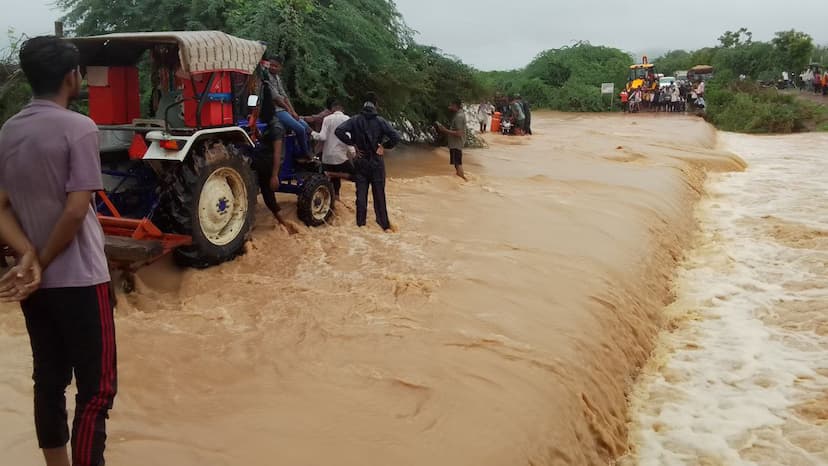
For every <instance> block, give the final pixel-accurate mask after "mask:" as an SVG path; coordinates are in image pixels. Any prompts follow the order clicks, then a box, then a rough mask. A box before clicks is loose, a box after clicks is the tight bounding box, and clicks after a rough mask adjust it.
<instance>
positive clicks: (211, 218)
mask: <svg viewBox="0 0 828 466" xmlns="http://www.w3.org/2000/svg"><path fill="white" fill-rule="evenodd" d="M205 147H206V148H207V151H209V153H210V159H211V161H210V162H209V163H208V162H206V161H205V159H204V158H200V157H197V156H192V157H193V158H194V160H189V161H187V162H185V163H182V164H181V165H180V166H179V167H178V168H177V170H174V171H173V172H172V173H171V174H170V177H169V178H168V180H167V181H168V182H167V183H164V184H163V185H162V193H161V195H160V205H159V210H160V213H161V215H160V218H161V219H163V221H162V225H163V227H165V228H168V229H170V230H171V231H173V232H175V233H180V234H186V235H192V237H193V244H192V246H188V247H183V248H179V249H178V250H176V251H175V258H176V260H177V262H178V263H179V264H181V265H184V266H188V267H196V268H205V267H210V266H213V265H218V264H220V263H222V262H226V261H228V260H232V259H233V258H235V257H236V256H238V255H239V254H240V253H241V252H242V250H243V249H244V243H245V241H246V239H247V234H248V233H249V232H250V229H251V228H252V226H253V222H254V215H255V208H256V194H257V191H256V184H255V181H254V178H253V172H252V170H251V169H250V165H249V164H248V163H247V161H246V160H244V158H243V157H242V156H241V155H239V154H238V153H237V152H236V151H235V150H234V148H232V147H229V146H225V145H223V144H222V143H221V142H217V141H214V142H208V143H207V145H206V146H205ZM217 154H218V156H217ZM188 162H189V163H188Z"/></svg>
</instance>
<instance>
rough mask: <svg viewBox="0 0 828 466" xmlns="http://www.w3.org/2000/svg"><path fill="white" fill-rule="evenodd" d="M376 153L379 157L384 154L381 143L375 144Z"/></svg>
mask: <svg viewBox="0 0 828 466" xmlns="http://www.w3.org/2000/svg"><path fill="white" fill-rule="evenodd" d="M377 155H379V156H380V157H382V156H383V155H385V148H384V147H382V144H377Z"/></svg>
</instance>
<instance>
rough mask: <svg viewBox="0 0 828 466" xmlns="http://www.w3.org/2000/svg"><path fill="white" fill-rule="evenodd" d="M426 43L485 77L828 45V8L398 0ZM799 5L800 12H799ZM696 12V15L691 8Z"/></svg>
mask: <svg viewBox="0 0 828 466" xmlns="http://www.w3.org/2000/svg"><path fill="white" fill-rule="evenodd" d="M396 2H397V6H398V7H399V9H400V11H401V12H402V14H403V16H404V17H405V19H406V22H407V23H408V24H409V25H410V26H411V27H412V28H414V29H415V30H417V31H418V32H419V37H418V40H419V41H420V42H423V43H426V44H429V45H435V46H437V47H439V48H441V49H443V50H444V51H445V52H447V53H450V54H452V55H455V56H457V57H459V58H461V59H462V60H463V61H465V62H466V63H469V64H471V65H474V66H476V67H478V68H481V69H487V70H488V69H509V68H515V67H521V66H523V65H525V64H527V63H528V62H529V61H530V60H531V59H532V58H533V57H534V56H535V55H536V54H537V53H538V52H541V51H543V50H546V49H549V48H557V47H560V46H563V45H570V44H572V43H574V42H575V41H578V40H588V41H590V42H591V43H593V44H596V45H609V46H613V47H618V48H621V49H623V50H626V51H629V52H633V53H636V54H640V53H649V54H650V55H651V56H654V55H657V54H658V53H661V52H663V51H665V50H669V49H678V48H683V49H694V48H699V47H704V46H707V45H714V44H715V43H716V38H717V37H719V35H721V33H722V32H724V31H726V30H736V29H738V28H740V27H742V26H745V27H747V28H748V29H750V30H751V31H753V33H754V37H755V38H756V39H757V40H768V39H770V38H771V37H772V36H773V33H774V32H776V31H781V30H785V29H792V28H793V29H798V30H801V31H805V32H807V33H808V34H811V36H813V37H814V39H815V41H816V42H817V43H819V44H825V43H828V20H826V18H828V10H826V3H825V0H799V1H797V2H794V3H791V4H790V6H789V7H786V6H783V5H787V4H780V3H779V2H768V1H756V0H694V1H692V2H669V1H666V2H656V3H654V4H652V7H647V8H634V9H631V8H627V7H626V6H625V5H626V4H625V3H622V2H607V1H600V0H571V1H567V2H564V1H560V0H555V1H553V0H396ZM51 4H52V1H43V0H29V1H26V0H22V1H21V0H0V11H2V15H0V34H2V36H0V48H3V47H5V46H6V45H7V43H8V42H7V40H6V37H5V31H6V30H7V29H9V28H11V27H13V28H14V29H15V30H16V31H17V32H18V33H26V34H29V35H36V34H41V33H48V32H50V31H51V30H52V28H53V26H52V24H53V22H54V21H55V19H57V17H58V16H60V14H59V13H58V12H56V11H54V10H53V9H52V8H51V6H50V5H51ZM794 5H795V6H794ZM688 6H689V7H688Z"/></svg>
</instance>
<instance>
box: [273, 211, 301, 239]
mask: <svg viewBox="0 0 828 466" xmlns="http://www.w3.org/2000/svg"><path fill="white" fill-rule="evenodd" d="M274 218H275V219H276V226H277V227H278V228H281V229H282V231H284V232H285V233H287V234H288V235H290V236H293V235H295V234H297V233H299V229H298V228H297V227H296V225H294V224H293V223H291V222H287V221H285V220H284V219H283V218H282V216H281V215H279V214H276V215H275V216H274Z"/></svg>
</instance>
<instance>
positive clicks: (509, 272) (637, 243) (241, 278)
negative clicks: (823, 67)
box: [0, 114, 743, 466]
mask: <svg viewBox="0 0 828 466" xmlns="http://www.w3.org/2000/svg"><path fill="white" fill-rule="evenodd" d="M536 121H537V122H536V128H535V131H536V135H535V136H533V137H531V138H506V137H501V136H491V137H490V138H489V139H490V144H491V148H490V149H488V150H479V151H468V153H467V154H466V169H467V171H468V172H469V173H471V181H470V182H469V183H463V182H461V181H460V180H459V179H455V178H454V177H452V176H451V173H452V172H453V169H452V168H451V167H450V166H449V165H448V161H447V154H446V153H444V152H446V151H434V152H430V153H417V154H412V153H398V154H394V155H392V156H390V157H389V174H390V176H391V178H392V179H391V180H390V181H389V185H388V191H389V198H390V212H391V217H392V221H393V222H395V223H396V225H397V227H398V230H399V232H398V233H396V234H392V235H387V234H384V233H382V232H381V231H380V230H379V229H378V228H377V227H373V226H372V227H369V228H366V229H357V228H356V227H355V226H353V219H352V216H353V212H352V211H351V210H349V209H348V208H346V206H340V208H339V211H340V216H339V217H338V218H337V219H336V221H335V222H334V225H333V226H332V227H328V228H323V229H317V230H307V229H304V228H300V231H299V233H298V234H295V235H288V234H286V233H285V232H283V231H282V230H280V229H278V228H275V227H274V225H273V224H272V222H271V221H270V220H266V219H267V216H266V215H265V213H264V210H263V209H260V214H261V215H260V218H261V219H262V220H261V221H260V222H259V224H258V225H257V229H256V231H255V232H254V235H253V240H252V243H251V245H250V250H249V252H248V254H247V255H245V256H244V257H241V258H240V259H238V260H237V261H235V262H233V263H229V264H225V265H224V266H221V267H218V268H215V269H211V270H207V271H187V272H184V273H180V272H177V271H175V270H173V269H172V268H170V267H169V266H167V265H165V264H159V265H158V266H156V267H154V268H152V269H148V270H145V271H144V272H143V273H142V276H141V280H139V283H138V291H137V293H135V294H133V295H130V296H128V297H122V298H121V303H120V305H119V308H118V317H117V325H118V338H119V345H120V346H119V350H118V351H119V358H120V360H119V368H120V377H121V381H120V387H121V391H120V394H119V399H118V402H117V405H116V410H115V411H114V412H113V417H112V420H111V424H110V425H111V429H110V432H111V433H110V444H109V455H108V459H109V460H110V461H111V462H112V463H113V464H119V465H124V466H129V465H143V464H176V465H211V466H212V465H237V464H250V465H271V464H286V465H318V464H337V465H360V466H362V465H366V464H372V465H373V464H377V465H386V464H389V465H390V464H394V465H425V464H428V465H452V466H456V465H476V466H477V465H493V466H495V465H497V466H500V465H519V464H531V465H579V464H583V465H587V464H590V465H591V464H607V462H608V461H609V460H611V459H613V458H616V457H618V456H620V455H622V454H623V453H624V452H625V451H626V448H627V432H626V429H627V427H626V422H627V417H626V408H627V400H626V394H627V392H628V389H629V387H630V385H631V383H632V380H633V378H634V377H635V376H636V374H637V372H638V370H639V368H640V367H641V366H642V365H643V364H644V362H645V361H646V359H647V358H648V356H649V354H650V351H651V349H652V347H653V344H654V341H655V336H656V334H657V332H658V330H659V327H660V325H661V317H660V316H661V311H662V309H663V308H664V306H665V304H667V303H669V302H671V300H672V298H673V297H672V295H671V292H670V289H671V287H670V284H671V278H672V276H673V271H674V268H675V267H676V264H677V261H678V260H679V259H680V258H681V255H682V249H683V248H684V246H685V245H686V243H687V241H688V238H689V237H690V233H691V232H692V230H693V228H694V220H693V219H692V208H693V204H694V203H695V202H696V200H697V199H698V197H699V193H700V191H701V186H702V182H703V180H704V169H705V168H708V169H715V170H731V169H740V168H742V167H743V165H742V163H741V162H740V161H739V160H738V159H737V158H735V157H732V156H730V155H728V154H724V153H720V152H718V151H717V150H716V134H715V131H714V130H713V129H712V128H711V127H710V126H708V125H707V124H705V123H704V122H702V121H701V120H699V119H694V118H682V117H675V118H673V117H663V118H659V117H658V116H652V117H650V116H641V117H629V116H626V117H625V116H623V115H601V116H582V115H559V114H539V115H537V116H536ZM344 198H345V200H346V202H348V203H349V204H350V202H351V200H352V199H353V191H352V189H351V188H350V187H349V191H346V192H345V193H344ZM284 201H285V205H286V207H287V210H288V213H289V214H290V212H289V211H290V209H291V208H292V200H290V199H289V198H285V199H284ZM28 351H29V350H28V347H27V343H26V337H25V329H24V326H23V323H22V319H21V317H20V315H19V312H17V311H16V310H14V308H12V307H8V306H6V307H2V308H0V367H2V371H0V400H2V401H0V410H2V411H3V412H4V416H3V417H2V421H0V425H2V429H0V449H2V450H3V451H4V452H7V454H6V457H7V458H10V460H9V461H12V462H13V463H14V464H18V465H23V466H25V465H30V464H31V465H35V464H38V462H39V461H40V460H39V458H38V457H37V454H36V452H35V444H34V440H33V439H34V435H33V428H32V425H31V424H32V423H31V420H30V416H31V408H30V405H31V403H30V401H29V399H30V392H31V388H30V386H31V383H30V382H29V381H28V374H29V371H30V367H29V364H30V363H29V359H28V358H29V356H28ZM7 414H8V415H7Z"/></svg>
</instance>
